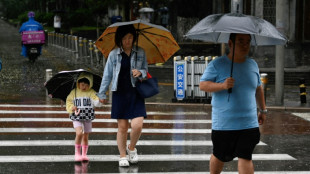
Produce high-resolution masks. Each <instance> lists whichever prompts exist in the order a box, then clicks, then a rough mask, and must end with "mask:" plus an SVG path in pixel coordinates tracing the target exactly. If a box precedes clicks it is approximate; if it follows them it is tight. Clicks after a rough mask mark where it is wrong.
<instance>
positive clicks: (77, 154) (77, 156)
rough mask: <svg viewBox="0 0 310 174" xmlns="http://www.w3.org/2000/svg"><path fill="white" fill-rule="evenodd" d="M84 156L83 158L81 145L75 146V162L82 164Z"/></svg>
mask: <svg viewBox="0 0 310 174" xmlns="http://www.w3.org/2000/svg"><path fill="white" fill-rule="evenodd" d="M82 160H83V159H82V156H81V145H80V144H76V145H75V156H74V161H76V162H81V161H82Z"/></svg>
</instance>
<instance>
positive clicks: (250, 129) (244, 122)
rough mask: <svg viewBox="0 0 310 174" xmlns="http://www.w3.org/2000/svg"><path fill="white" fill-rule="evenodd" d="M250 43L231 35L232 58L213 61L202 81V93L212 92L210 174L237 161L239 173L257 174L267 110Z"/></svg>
mask: <svg viewBox="0 0 310 174" xmlns="http://www.w3.org/2000/svg"><path fill="white" fill-rule="evenodd" d="M250 43H251V35H249V34H235V33H232V34H230V37H229V41H228V46H229V49H230V52H229V54H228V55H224V56H221V57H219V58H217V59H215V60H213V61H211V62H210V63H209V64H208V66H207V68H206V70H205V72H204V74H203V75H202V77H201V79H200V89H201V90H203V91H206V92H213V95H212V135H211V136H212V143H213V154H212V155H211V159H210V173H211V174H215V173H221V171H222V169H223V166H224V162H228V161H232V160H233V159H234V158H235V157H238V171H239V173H246V174H250V173H254V166H253V162H252V153H253V150H254V148H255V146H256V144H257V143H259V140H260V132H259V125H262V124H263V123H264V121H265V119H266V113H267V110H266V106H265V99H264V92H263V88H262V85H261V81H260V75H259V69H258V65H257V63H256V62H255V61H254V60H253V59H251V58H248V57H247V55H248V53H249V50H250ZM233 59H234V60H233ZM232 62H233V64H234V71H233V72H231V64H232ZM229 89H232V92H228V91H229ZM257 107H258V108H259V112H258V116H257Z"/></svg>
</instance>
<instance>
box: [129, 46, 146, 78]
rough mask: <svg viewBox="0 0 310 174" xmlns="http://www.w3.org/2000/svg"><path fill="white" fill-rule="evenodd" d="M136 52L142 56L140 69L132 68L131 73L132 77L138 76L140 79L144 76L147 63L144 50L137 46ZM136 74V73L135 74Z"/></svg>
mask: <svg viewBox="0 0 310 174" xmlns="http://www.w3.org/2000/svg"><path fill="white" fill-rule="evenodd" d="M136 54H141V55H139V56H141V57H143V61H142V65H141V68H140V69H133V70H132V73H133V76H134V77H138V78H139V79H140V80H142V79H145V78H146V73H147V71H148V63H147V58H146V55H145V51H144V50H143V49H141V48H139V50H138V52H137V53H136ZM135 74H136V75H135Z"/></svg>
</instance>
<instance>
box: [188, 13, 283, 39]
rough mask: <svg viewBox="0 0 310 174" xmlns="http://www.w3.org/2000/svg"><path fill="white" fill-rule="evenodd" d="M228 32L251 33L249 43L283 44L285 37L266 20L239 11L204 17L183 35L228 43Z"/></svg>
mask: <svg viewBox="0 0 310 174" xmlns="http://www.w3.org/2000/svg"><path fill="white" fill-rule="evenodd" d="M230 33H242V34H250V35H251V38H252V39H251V45H284V44H286V42H287V39H286V37H285V36H284V35H282V34H281V33H280V32H279V31H278V30H277V29H276V28H275V27H274V26H273V25H272V24H271V23H269V22H268V21H266V20H264V19H261V18H258V17H255V16H249V15H244V14H239V13H228V14H214V15H210V16H207V17H205V18H204V19H202V20H201V21H200V22H199V23H197V24H196V25H195V26H194V27H192V28H191V29H190V30H189V31H188V32H187V33H186V35H185V37H187V38H189V39H196V40H202V41H206V42H215V43H228V40H229V35H230Z"/></svg>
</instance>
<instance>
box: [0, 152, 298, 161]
mask: <svg viewBox="0 0 310 174" xmlns="http://www.w3.org/2000/svg"><path fill="white" fill-rule="evenodd" d="M210 156H211V155H210V154H189V155H188V154H171V155H139V161H209V160H210ZM88 157H89V159H90V161H118V160H119V155H88ZM234 160H238V159H237V158H235V159H234ZM253 160H254V161H255V160H261V161H264V160H268V161H273V160H281V161H284V160H296V159H295V158H293V157H292V156H290V155H287V154H253ZM73 161H74V155H12V156H0V163H10V162H19V163H20V162H73Z"/></svg>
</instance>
